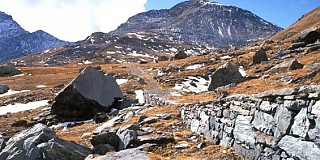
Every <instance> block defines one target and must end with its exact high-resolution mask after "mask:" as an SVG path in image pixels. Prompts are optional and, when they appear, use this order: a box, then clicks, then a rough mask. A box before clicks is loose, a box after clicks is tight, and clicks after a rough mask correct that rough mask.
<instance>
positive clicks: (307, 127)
mask: <svg viewBox="0 0 320 160" xmlns="http://www.w3.org/2000/svg"><path fill="white" fill-rule="evenodd" d="M199 3H204V2H203V1H199ZM319 11H320V8H319V7H318V8H316V9H315V10H314V11H311V12H310V13H308V14H306V15H304V16H303V17H302V18H301V19H299V20H298V21H297V22H296V23H294V24H293V25H291V26H290V27H289V28H288V29H286V30H283V31H281V32H279V33H277V34H275V35H273V36H271V37H269V38H267V39H265V40H264V41H262V42H261V43H257V44H256V45H249V46H246V47H242V48H238V49H234V50H228V51H212V52H210V53H207V54H199V55H196V54H195V55H190V54H187V53H185V52H184V51H179V52H178V51H177V52H176V54H175V55H171V56H170V58H168V59H166V60H162V61H160V60H159V61H156V60H155V61H151V60H148V61H144V62H142V61H141V59H139V61H138V59H135V60H136V61H135V62H134V63H102V62H101V61H100V62H99V61H89V60H88V61H86V62H81V63H80V62H79V63H71V64H67V65H62V64H61V63H58V66H54V65H52V66H48V65H45V64H41V63H39V64H38V65H37V66H23V65H21V66H14V65H12V64H11V65H10V64H9V65H6V66H2V67H0V82H1V83H2V84H3V85H0V92H2V94H0V104H1V107H0V125H1V126H2V127H1V128H0V133H1V134H0V135H1V136H0V157H1V158H0V159H156V160H158V159H280V160H282V159H283V160H286V159H310V160H311V159H317V157H319V136H318V132H319V130H320V128H319V117H320V113H319V102H320V87H319V84H320V61H319V58H320V42H319V41H320V32H319V27H320V24H319V19H320V16H319V13H320V12H319ZM103 35H104V34H102V33H101V34H100V33H99V34H94V36H96V37H99V36H103ZM133 40H136V38H134V39H133ZM125 42H131V40H130V41H125ZM133 42H135V41H133ZM92 46H94V45H92ZM96 46H98V44H96ZM81 47H82V46H80V48H81ZM118 48H119V49H121V48H120V47H118ZM58 49H59V48H54V49H53V50H58ZM60 49H61V50H64V49H65V48H60ZM82 49H85V48H84V47H83V48H82ZM49 52H50V51H49ZM49 52H48V55H50V53H49ZM100 52H101V54H106V51H103V50H101V51H100ZM52 54H53V53H52ZM84 54H85V53H84ZM160 54H161V53H160ZM70 55H72V54H71V53H70ZM35 56H37V55H35ZM114 56H116V55H114ZM124 58H128V59H129V58H131V57H130V56H128V57H126V56H123V55H121V59H124ZM20 60H22V59H20ZM20 62H21V61H20ZM89 62H90V63H89ZM75 104H76V105H75ZM301 146H302V147H301ZM71 148H72V149H71Z"/></svg>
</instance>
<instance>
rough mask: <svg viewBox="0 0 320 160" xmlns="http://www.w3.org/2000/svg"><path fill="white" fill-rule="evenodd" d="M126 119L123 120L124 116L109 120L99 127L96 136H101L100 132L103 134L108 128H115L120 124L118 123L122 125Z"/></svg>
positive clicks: (95, 131)
mask: <svg viewBox="0 0 320 160" xmlns="http://www.w3.org/2000/svg"><path fill="white" fill-rule="evenodd" d="M123 121H124V119H123V116H117V117H114V118H112V119H110V120H108V121H107V122H105V123H103V124H102V125H101V126H99V127H97V128H96V129H95V130H94V131H93V133H95V134H99V133H100V132H102V131H103V130H105V129H106V128H109V127H113V126H114V125H116V124H118V123H121V122H123Z"/></svg>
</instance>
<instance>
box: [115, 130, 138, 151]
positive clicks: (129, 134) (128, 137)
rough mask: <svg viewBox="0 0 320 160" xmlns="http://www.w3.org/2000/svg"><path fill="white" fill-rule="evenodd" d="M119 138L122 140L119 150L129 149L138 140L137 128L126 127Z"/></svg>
mask: <svg viewBox="0 0 320 160" xmlns="http://www.w3.org/2000/svg"><path fill="white" fill-rule="evenodd" d="M119 138H120V140H121V141H120V144H119V150H123V149H127V148H129V147H130V145H134V143H135V142H136V140H137V132H136V131H135V130H131V129H126V130H124V131H122V132H121V133H120V134H119Z"/></svg>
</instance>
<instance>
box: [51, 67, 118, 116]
mask: <svg viewBox="0 0 320 160" xmlns="http://www.w3.org/2000/svg"><path fill="white" fill-rule="evenodd" d="M122 98H123V94H122V92H121V89H120V88H119V86H118V84H117V82H116V80H115V79H114V78H113V77H112V75H106V76H105V75H104V74H103V73H101V72H99V71H97V70H95V69H94V68H92V67H88V68H86V69H84V70H83V71H82V72H81V74H80V75H79V76H78V77H76V78H75V79H74V80H72V82H71V83H70V84H69V85H68V86H67V87H66V88H64V90H63V91H62V92H60V93H59V94H58V95H57V96H56V97H55V101H54V103H53V105H52V108H51V109H52V110H51V111H52V113H53V114H55V115H57V116H58V117H61V118H63V119H77V120H87V119H91V118H93V117H94V116H95V114H96V113H97V112H99V111H108V110H110V109H111V106H112V104H113V103H114V102H115V101H117V100H119V99H122Z"/></svg>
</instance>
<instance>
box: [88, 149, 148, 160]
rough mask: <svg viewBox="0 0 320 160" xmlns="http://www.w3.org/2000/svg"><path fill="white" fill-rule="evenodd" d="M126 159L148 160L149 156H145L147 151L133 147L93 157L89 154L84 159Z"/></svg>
mask: <svg viewBox="0 0 320 160" xmlns="http://www.w3.org/2000/svg"><path fill="white" fill-rule="evenodd" d="M128 159H139V160H150V158H149V157H148V156H147V152H145V151H140V150H139V149H135V148H133V149H126V150H122V151H119V152H114V153H111V154H107V155H105V156H101V157H93V155H89V156H88V157H87V158H86V159H85V160H128Z"/></svg>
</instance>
